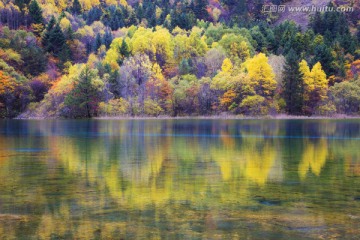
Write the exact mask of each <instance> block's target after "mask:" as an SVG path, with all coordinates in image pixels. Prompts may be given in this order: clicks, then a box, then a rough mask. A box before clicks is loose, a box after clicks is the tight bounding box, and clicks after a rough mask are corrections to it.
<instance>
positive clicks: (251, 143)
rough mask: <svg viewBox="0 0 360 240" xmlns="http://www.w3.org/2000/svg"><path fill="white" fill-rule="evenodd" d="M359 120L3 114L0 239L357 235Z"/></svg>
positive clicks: (359, 234)
mask: <svg viewBox="0 0 360 240" xmlns="http://www.w3.org/2000/svg"><path fill="white" fill-rule="evenodd" d="M359 237H360V120H76V121H75V120H71V121H68V120H51V121H49V120H47V121H35V120H31V121H30V120H26V121H22V120H8V121H6V120H2V121H0V239H162V238H165V239H319V238H320V239H359Z"/></svg>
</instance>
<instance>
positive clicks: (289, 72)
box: [283, 49, 304, 115]
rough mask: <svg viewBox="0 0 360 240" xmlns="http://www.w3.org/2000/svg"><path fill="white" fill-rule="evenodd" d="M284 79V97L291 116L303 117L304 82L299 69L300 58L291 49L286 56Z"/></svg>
mask: <svg viewBox="0 0 360 240" xmlns="http://www.w3.org/2000/svg"><path fill="white" fill-rule="evenodd" d="M283 74H284V77H283V79H284V80H283V97H284V99H285V102H286V111H287V113H289V114H293V115H301V114H302V109H303V102H304V99H303V98H304V97H303V95H304V82H303V78H302V73H301V72H300V68H299V57H298V55H297V54H296V52H295V51H294V50H293V49H291V50H290V51H289V53H288V55H287V56H286V65H285V67H284V73H283Z"/></svg>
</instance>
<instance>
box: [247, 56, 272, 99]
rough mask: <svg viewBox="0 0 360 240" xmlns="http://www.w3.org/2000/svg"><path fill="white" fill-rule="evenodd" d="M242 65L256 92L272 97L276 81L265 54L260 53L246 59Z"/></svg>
mask: <svg viewBox="0 0 360 240" xmlns="http://www.w3.org/2000/svg"><path fill="white" fill-rule="evenodd" d="M244 67H245V70H246V72H247V74H248V76H249V77H250V81H251V85H252V86H253V88H254V90H255V92H256V94H258V95H260V96H263V97H272V96H273V95H274V93H275V89H276V86H277V82H276V80H275V74H274V72H273V69H272V67H271V66H270V64H269V63H268V58H267V57H266V55H265V54H263V53H260V54H258V55H256V56H254V57H253V58H250V59H248V60H246V62H245V63H244Z"/></svg>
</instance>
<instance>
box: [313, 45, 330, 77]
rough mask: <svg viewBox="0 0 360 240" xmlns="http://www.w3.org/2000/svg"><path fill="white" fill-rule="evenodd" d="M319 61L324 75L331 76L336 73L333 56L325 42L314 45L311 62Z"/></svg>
mask: <svg viewBox="0 0 360 240" xmlns="http://www.w3.org/2000/svg"><path fill="white" fill-rule="evenodd" d="M317 62H320V63H321V65H322V67H323V69H324V71H325V73H326V75H327V76H331V75H334V74H336V69H335V63H334V57H333V55H332V54H331V49H330V48H329V47H328V46H326V45H325V44H321V45H318V46H316V47H315V51H314V57H313V59H312V61H311V64H312V65H314V64H315V63H317Z"/></svg>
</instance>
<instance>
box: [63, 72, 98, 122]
mask: <svg viewBox="0 0 360 240" xmlns="http://www.w3.org/2000/svg"><path fill="white" fill-rule="evenodd" d="M101 83H102V82H101V80H99V76H98V73H97V70H93V69H90V67H89V66H86V67H85V68H84V69H83V70H82V71H81V73H80V74H79V77H78V78H77V79H76V82H75V87H74V89H73V90H72V91H71V92H70V93H69V94H68V95H67V96H66V98H65V101H64V104H65V106H66V107H67V108H68V109H69V111H68V112H67V113H66V114H65V115H66V116H67V117H75V118H82V117H87V118H91V117H93V116H95V115H96V114H97V108H98V103H99V102H100V101H101V100H102V99H101V91H102V88H103V84H101Z"/></svg>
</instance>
